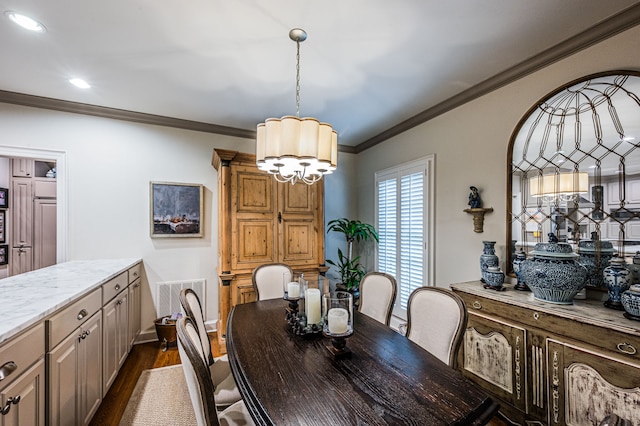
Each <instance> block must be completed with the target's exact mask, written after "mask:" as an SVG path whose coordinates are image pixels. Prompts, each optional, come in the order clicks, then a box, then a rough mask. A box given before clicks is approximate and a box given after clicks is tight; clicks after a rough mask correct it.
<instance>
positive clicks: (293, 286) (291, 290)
mask: <svg viewBox="0 0 640 426" xmlns="http://www.w3.org/2000/svg"><path fill="white" fill-rule="evenodd" d="M287 293H288V294H289V297H290V298H296V297H300V284H298V283H296V282H290V283H289V284H288V285H287Z"/></svg>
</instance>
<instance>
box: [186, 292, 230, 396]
mask: <svg viewBox="0 0 640 426" xmlns="http://www.w3.org/2000/svg"><path fill="white" fill-rule="evenodd" d="M180 304H181V305H182V309H183V310H184V313H185V315H186V316H187V317H189V318H191V319H192V320H193V322H194V324H195V327H196V330H197V331H198V336H199V338H200V347H201V348H202V354H203V357H204V359H205V361H206V362H207V365H208V366H209V374H210V375H211V379H212V380H213V383H214V385H215V394H216V404H218V407H226V406H229V405H231V404H233V403H234V402H237V401H239V400H240V399H241V398H242V397H241V396H240V391H239V390H238V386H237V384H236V382H235V380H234V378H233V375H232V374H231V368H230V367H229V358H228V357H227V355H224V356H221V357H219V358H215V359H214V358H213V353H212V352H211V341H210V340H209V334H208V333H207V329H206V327H205V324H204V315H203V314H202V305H201V304H200V299H199V298H198V295H197V294H196V293H195V292H194V291H193V290H192V289H190V288H185V289H183V290H182V291H181V292H180Z"/></svg>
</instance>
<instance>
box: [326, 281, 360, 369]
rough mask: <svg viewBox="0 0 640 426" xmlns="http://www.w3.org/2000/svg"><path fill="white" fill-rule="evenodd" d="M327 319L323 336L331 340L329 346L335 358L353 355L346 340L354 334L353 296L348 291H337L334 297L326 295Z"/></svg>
mask: <svg viewBox="0 0 640 426" xmlns="http://www.w3.org/2000/svg"><path fill="white" fill-rule="evenodd" d="M322 307H323V314H324V317H325V321H324V326H323V329H322V334H324V335H325V336H327V337H330V338H331V346H327V349H328V350H329V352H330V353H331V354H332V355H333V357H334V358H341V357H344V356H348V355H349V354H351V351H350V350H349V349H348V348H347V342H346V338H347V337H349V336H351V335H352V334H353V296H352V295H351V293H348V292H346V291H337V292H336V293H335V294H334V295H331V294H330V293H325V294H324V295H323V298H322Z"/></svg>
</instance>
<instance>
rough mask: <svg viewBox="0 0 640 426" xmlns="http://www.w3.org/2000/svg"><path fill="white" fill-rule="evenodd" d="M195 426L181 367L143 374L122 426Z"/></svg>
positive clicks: (125, 411) (149, 371)
mask: <svg viewBox="0 0 640 426" xmlns="http://www.w3.org/2000/svg"><path fill="white" fill-rule="evenodd" d="M130 425H131V426H158V425H167V426H168V425H171V426H192V425H196V417H195V414H194V413H193V406H192V405H191V399H189V389H188V388H187V382H186V380H185V378H184V372H183V370H182V365H172V366H169V367H162V368H154V369H150V370H144V371H143V372H142V374H141V375H140V378H139V379H138V382H137V383H136V387H135V388H134V389H133V393H132V394H131V399H129V402H128V403H127V408H125V410H124V414H123V415H122V418H121V419H120V426H130Z"/></svg>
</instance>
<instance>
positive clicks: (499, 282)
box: [482, 266, 504, 290]
mask: <svg viewBox="0 0 640 426" xmlns="http://www.w3.org/2000/svg"><path fill="white" fill-rule="evenodd" d="M482 278H484V282H485V283H486V284H487V285H488V286H490V287H492V288H493V289H494V290H500V289H502V286H503V284H504V272H502V271H501V270H500V268H499V267H497V266H489V267H488V268H487V270H486V271H484V274H483V275H482Z"/></svg>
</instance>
